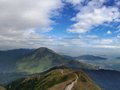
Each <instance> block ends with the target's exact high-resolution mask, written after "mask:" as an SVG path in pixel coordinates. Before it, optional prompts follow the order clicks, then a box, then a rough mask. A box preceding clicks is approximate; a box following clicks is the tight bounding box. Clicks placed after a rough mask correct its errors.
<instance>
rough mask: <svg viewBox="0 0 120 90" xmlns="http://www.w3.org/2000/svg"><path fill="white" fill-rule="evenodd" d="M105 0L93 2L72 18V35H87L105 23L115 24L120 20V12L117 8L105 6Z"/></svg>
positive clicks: (94, 0) (70, 30)
mask: <svg viewBox="0 0 120 90" xmlns="http://www.w3.org/2000/svg"><path fill="white" fill-rule="evenodd" d="M104 3H105V0H92V1H89V2H88V4H87V5H86V6H83V7H82V8H79V9H80V11H79V12H78V13H77V15H76V16H75V17H74V18H72V20H73V21H75V22H76V23H74V24H73V25H72V26H71V28H69V29H68V31H69V32H72V33H86V32H88V31H90V30H91V29H92V28H93V27H95V26H98V25H102V24H104V23H109V22H114V21H116V20H118V19H119V18H120V12H119V9H118V7H116V6H111V7H110V6H105V5H104Z"/></svg>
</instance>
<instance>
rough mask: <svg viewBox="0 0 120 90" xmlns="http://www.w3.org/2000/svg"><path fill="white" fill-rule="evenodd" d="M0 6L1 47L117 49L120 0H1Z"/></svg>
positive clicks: (57, 49)
mask: <svg viewBox="0 0 120 90" xmlns="http://www.w3.org/2000/svg"><path fill="white" fill-rule="evenodd" d="M0 6H1V7H0V12H1V15H0V42H2V43H1V44H0V49H1V50H6V49H14V48H38V47H42V46H44V47H48V48H52V49H54V50H56V51H60V52H61V51H63V53H64V52H67V53H68V50H71V51H74V52H80V51H82V52H91V51H90V50H89V51H88V49H91V48H92V50H94V52H102V51H103V52H105V51H107V52H109V51H110V50H114V52H115V50H118V51H119V50H120V1H119V0H52V1H51V0H34V1H29V0H11V1H10V0H5V1H4V0H1V1H0ZM77 48H79V50H78V49H77ZM73 49H74V50H73Z"/></svg>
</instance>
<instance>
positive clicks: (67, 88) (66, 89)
mask: <svg viewBox="0 0 120 90" xmlns="http://www.w3.org/2000/svg"><path fill="white" fill-rule="evenodd" d="M75 75H76V79H75V80H74V81H73V82H72V83H70V84H69V85H67V86H66V88H65V90H72V88H73V87H74V85H75V83H77V80H78V75H77V74H75Z"/></svg>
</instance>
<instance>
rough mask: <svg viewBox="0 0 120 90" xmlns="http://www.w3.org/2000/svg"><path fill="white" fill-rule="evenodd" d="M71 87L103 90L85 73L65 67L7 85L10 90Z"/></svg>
mask: <svg viewBox="0 0 120 90" xmlns="http://www.w3.org/2000/svg"><path fill="white" fill-rule="evenodd" d="M72 83H73V86H72V87H71V85H72ZM69 87H71V88H72V90H87V89H89V90H101V89H100V87H99V86H97V85H96V84H95V83H94V82H93V81H92V80H91V79H90V78H89V77H88V76H87V75H86V74H85V73H84V72H83V71H79V72H74V71H73V70H70V69H68V68H65V67H64V68H54V69H51V70H49V71H47V72H45V73H42V74H36V75H32V76H28V77H26V78H22V79H19V80H17V81H14V82H12V83H10V84H9V85H7V89H8V90H68V89H67V88H69Z"/></svg>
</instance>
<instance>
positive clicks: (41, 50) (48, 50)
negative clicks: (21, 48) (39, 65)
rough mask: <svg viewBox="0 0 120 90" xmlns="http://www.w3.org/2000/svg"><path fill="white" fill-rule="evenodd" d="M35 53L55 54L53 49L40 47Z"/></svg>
mask: <svg viewBox="0 0 120 90" xmlns="http://www.w3.org/2000/svg"><path fill="white" fill-rule="evenodd" d="M35 51H36V52H41V53H44V52H54V51H52V50H51V49H48V48H46V47H40V48H38V49H36V50H35Z"/></svg>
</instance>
